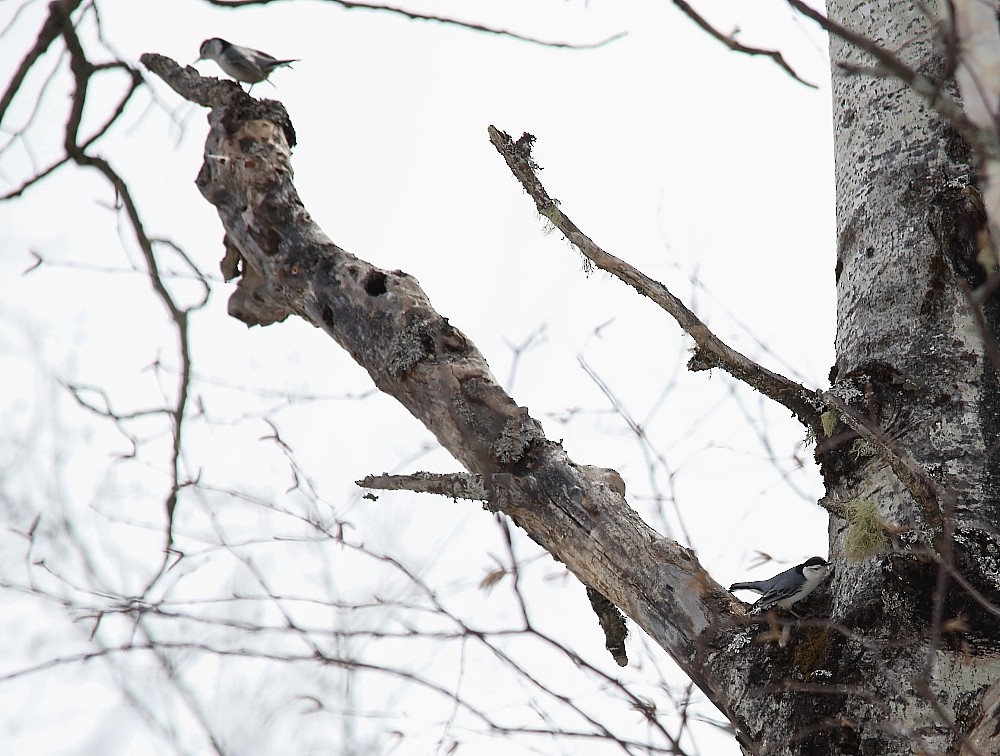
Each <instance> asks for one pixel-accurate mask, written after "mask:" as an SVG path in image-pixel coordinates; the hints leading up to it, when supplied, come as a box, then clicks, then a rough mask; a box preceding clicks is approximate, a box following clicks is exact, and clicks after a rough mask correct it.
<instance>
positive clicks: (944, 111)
mask: <svg viewBox="0 0 1000 756" xmlns="http://www.w3.org/2000/svg"><path fill="white" fill-rule="evenodd" d="M786 2H787V3H788V4H789V5H790V6H792V7H793V8H795V10H797V11H798V12H799V13H801V14H802V15H804V16H806V17H807V18H810V19H812V20H813V21H815V22H816V23H817V24H818V25H819V26H820V27H821V28H823V29H824V30H826V31H827V32H828V33H830V34H834V35H836V36H838V37H840V38H841V39H842V40H844V41H845V42H849V43H850V44H852V45H854V46H855V47H857V48H858V49H859V50H863V51H864V52H866V53H868V54H869V55H871V56H872V57H873V58H874V59H875V60H876V61H878V63H879V65H880V66H881V67H882V68H883V69H885V72H886V73H888V74H891V75H892V76H895V77H896V78H897V79H899V80H900V81H902V82H903V83H904V84H906V85H907V86H909V87H910V89H912V90H913V91H914V92H915V93H917V94H918V95H920V96H921V97H922V98H923V99H924V101H925V102H926V103H927V104H928V105H929V106H930V107H931V108H933V109H934V111H935V112H937V114H938V115H939V116H941V117H942V118H943V119H944V120H945V121H946V122H947V123H948V124H949V125H951V127H952V128H953V129H955V130H956V131H957V132H958V133H960V134H961V135H962V137H964V138H965V141H967V142H968V143H969V144H970V145H972V147H973V148H974V149H975V150H976V151H977V152H978V153H979V154H980V155H981V156H983V157H991V158H994V159H997V158H1000V145H998V143H997V139H996V135H995V133H994V134H993V135H990V134H989V133H988V132H987V131H984V130H982V129H980V128H978V127H977V126H976V125H975V124H974V123H972V121H970V120H969V118H968V117H967V116H966V115H965V110H964V109H963V108H962V105H961V103H959V102H957V101H956V100H955V99H954V98H953V97H951V96H950V95H948V94H947V93H946V92H945V91H944V88H943V87H942V85H941V83H940V82H935V81H932V80H931V79H928V78H927V77H926V76H924V75H923V74H922V73H920V72H919V71H915V70H914V69H912V68H910V67H909V66H908V65H906V63H904V62H903V61H902V60H900V58H899V57H897V56H896V55H894V54H893V53H891V52H890V51H889V50H887V49H885V48H884V47H882V45H880V44H878V43H877V42H875V41H874V40H871V39H868V37H866V36H864V35H863V34H858V33H857V32H856V31H853V30H851V29H848V28H847V27H846V26H843V25H841V24H838V23H837V22H836V21H834V20H832V19H830V18H827V17H826V16H824V15H823V14H822V13H820V12H819V11H817V10H814V9H813V8H810V7H809V6H808V5H806V4H805V3H804V2H802V0H786ZM837 65H840V66H841V67H842V68H844V69H845V70H848V71H850V70H851V66H845V65H843V64H837ZM857 70H858V71H861V70H862V68H861V67H858V68H857ZM864 72H868V70H867V69H866V70H865V71H864Z"/></svg>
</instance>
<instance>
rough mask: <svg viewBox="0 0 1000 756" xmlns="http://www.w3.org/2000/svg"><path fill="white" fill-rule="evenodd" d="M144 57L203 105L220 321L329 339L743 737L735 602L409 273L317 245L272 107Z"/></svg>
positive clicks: (290, 136) (741, 638)
mask: <svg viewBox="0 0 1000 756" xmlns="http://www.w3.org/2000/svg"><path fill="white" fill-rule="evenodd" d="M142 61H143V63H144V64H145V65H146V67H147V68H149V69H150V70H152V71H153V72H155V73H157V74H158V75H160V76H161V77H162V78H164V80H166V81H167V82H168V83H169V84H170V85H171V86H172V87H173V88H174V89H175V90H176V91H177V92H178V93H180V94H181V95H182V96H184V97H186V98H187V99H189V100H191V101H192V102H196V103H199V104H202V105H205V106H207V107H211V108H212V111H211V113H210V115H209V123H210V126H211V130H210V133H209V136H208V139H207V142H206V145H205V162H204V164H203V166H202V169H201V172H200V173H199V175H198V179H197V185H198V188H199V189H200V190H201V192H202V194H203V195H204V196H205V198H206V199H207V200H208V201H209V202H211V203H212V204H213V205H215V207H216V208H217V209H218V212H219V217H220V219H221V221H222V224H223V226H224V227H225V231H226V239H225V247H226V253H225V257H224V259H223V261H222V268H223V272H224V275H226V276H227V278H232V277H236V276H239V277H240V280H239V283H238V286H237V290H236V292H235V293H234V294H233V298H232V299H231V300H230V314H232V315H234V316H235V317H239V318H240V319H241V320H243V321H244V322H246V323H248V324H249V325H266V324H271V323H275V322H278V321H280V320H283V319H284V318H285V317H287V316H288V315H290V314H294V315H298V316H299V317H301V318H303V319H305V320H306V321H308V322H310V323H312V324H313V325H315V326H316V327H317V328H320V329H322V330H323V331H324V332H326V333H327V334H328V335H329V336H330V337H332V338H333V339H334V340H335V341H336V342H337V343H338V344H340V345H341V346H342V347H343V348H344V349H346V350H347V351H348V352H349V353H350V354H351V356H352V357H353V358H354V359H355V360H356V361H357V362H358V363H359V364H360V365H362V366H363V367H364V368H365V369H366V370H367V371H368V372H369V374H370V375H371V377H372V380H373V381H374V382H375V384H376V385H377V386H378V387H379V389H381V390H382V391H384V392H386V393H387V394H390V395H391V396H393V397H395V398H396V399H397V400H398V401H399V402H400V403H401V404H403V406H404V407H406V409H407V410H408V411H409V412H411V413H412V414H413V415H414V416H415V417H417V418H418V419H420V420H421V421H422V422H423V423H424V424H425V425H426V426H427V428H428V429H429V430H431V432H433V433H434V435H435V436H436V437H437V439H438V441H439V442H440V443H441V445H442V446H444V447H445V448H446V449H447V450H448V451H449V452H451V453H452V454H453V455H454V456H455V458H456V459H457V460H459V462H461V463H462V465H463V466H465V468H466V469H467V470H468V471H469V472H471V473H474V474H475V475H476V476H477V480H479V481H481V482H482V489H483V491H484V493H485V495H486V497H487V498H488V502H489V506H490V508H491V509H494V510H499V511H502V512H504V513H505V514H506V515H508V516H509V517H510V518H511V519H512V520H513V521H514V522H515V523H516V524H517V525H519V526H520V527H521V528H523V529H524V530H525V531H526V532H527V533H528V534H529V535H530V536H531V538H533V539H534V540H535V541H537V542H538V543H539V544H541V545H542V546H543V547H545V548H546V549H547V550H548V551H549V552H550V553H551V554H552V555H553V556H554V557H555V558H556V559H559V560H560V561H562V562H564V563H565V564H566V566H567V567H568V568H569V569H570V570H571V571H572V572H573V573H574V574H575V575H576V576H577V577H578V578H579V579H580V580H581V581H582V582H583V583H584V584H585V585H586V586H588V588H592V589H594V590H596V591H598V592H599V593H600V594H601V595H603V596H604V597H606V598H607V599H609V600H610V601H612V602H613V603H614V604H615V605H616V606H618V607H619V608H620V609H621V610H622V611H623V612H625V613H626V614H627V615H628V616H629V617H631V618H632V619H633V620H634V621H635V622H636V623H637V624H638V625H639V626H640V627H642V628H643V629H644V630H645V631H646V632H647V633H648V634H649V635H650V636H651V637H652V638H654V639H655V640H656V641H657V642H658V643H659V644H660V645H661V646H662V647H663V648H664V649H666V650H667V651H668V652H669V653H670V654H671V656H672V657H673V658H674V659H675V661H676V662H677V663H678V664H679V665H680V666H681V668H682V669H684V671H685V672H686V673H687V674H688V675H689V676H690V677H691V679H692V680H693V681H694V682H695V683H696V684H697V685H698V686H699V687H700V688H701V689H702V691H704V693H705V694H706V695H707V696H708V698H709V699H710V700H712V701H713V702H714V703H715V704H716V705H717V706H718V707H719V708H720V709H721V710H722V711H723V712H724V713H725V714H726V715H727V716H728V717H729V718H730V719H731V720H732V721H733V723H734V724H735V725H736V726H737V727H740V726H741V720H740V715H739V713H738V712H736V711H735V710H734V709H733V708H732V706H731V705H730V702H731V701H733V700H735V699H736V698H737V697H738V695H737V693H738V692H740V691H742V690H743V689H744V688H745V683H746V681H745V679H741V676H740V675H735V676H734V675H733V669H734V664H733V661H732V657H733V655H734V654H736V653H738V652H739V650H740V648H742V645H743V644H744V643H745V638H746V631H745V628H744V627H743V626H744V625H745V623H746V616H745V610H744V605H743V604H742V603H741V602H739V601H737V600H736V599H735V598H733V596H732V595H731V594H730V593H728V592H727V591H726V590H724V589H723V588H722V586H720V585H718V584H717V583H716V582H715V581H713V580H712V579H711V577H710V576H709V575H708V574H707V573H706V572H705V571H704V569H702V567H701V565H700V564H699V563H698V561H697V559H696V558H695V556H694V555H693V554H692V553H691V552H690V551H689V550H687V549H685V548H683V547H681V546H679V545H678V544H676V543H674V542H673V541H670V540H668V539H666V538H663V537H662V536H660V535H659V534H657V533H656V532H655V531H654V530H652V529H651V528H650V527H649V526H648V525H646V524H645V523H644V522H643V521H642V520H641V519H640V518H639V516H638V515H637V514H636V513H635V512H634V511H633V510H632V509H631V508H630V507H629V506H628V504H627V503H626V501H625V497H624V486H623V485H622V481H621V478H620V476H619V475H618V474H617V473H616V472H615V471H613V470H606V469H603V468H596V467H588V466H582V465H577V464H575V463H574V462H573V461H572V460H570V459H569V458H568V457H567V455H566V453H565V452H564V451H563V449H562V447H561V446H560V445H559V444H558V443H555V442H552V441H549V440H548V439H546V438H545V437H544V435H543V434H542V432H541V428H540V426H539V424H538V423H537V422H536V421H535V420H534V419H532V418H531V416H530V415H529V413H528V411H527V409H525V408H523V407H519V406H518V405H517V404H516V403H515V402H514V400H513V399H512V398H511V397H509V396H508V395H507V394H506V393H504V391H503V390H502V389H501V388H500V386H499V385H498V384H497V383H496V381H495V380H494V378H493V376H492V375H491V373H490V370H489V367H488V365H487V364H486V361H485V359H484V358H483V356H482V355H481V354H480V353H479V351H478V350H477V349H476V348H475V346H474V345H473V344H472V343H471V342H469V340H468V339H467V338H466V337H465V335H464V334H462V333H461V332H460V331H458V330H457V329H456V328H454V326H452V325H451V324H450V323H449V322H448V320H447V319H446V318H444V317H442V316H441V315H439V314H438V313H437V312H435V311H434V309H433V308H432V307H431V305H430V302H429V301H428V300H427V297H426V295H425V294H424V292H423V291H422V289H421V288H420V286H419V284H418V283H417V281H416V280H415V279H414V278H413V277H412V276H409V275H408V274H406V273H404V272H402V271H399V270H396V271H386V270H381V269H379V268H376V267H374V266H372V265H370V264H368V263H367V262H365V261H363V260H360V259H359V258H357V257H355V256H354V255H352V254H350V253H348V252H346V251H344V250H343V249H341V248H340V247H338V246H337V245H336V244H334V243H333V242H332V241H330V239H329V238H327V236H326V235H325V234H324V233H323V231H322V230H321V229H320V228H319V227H318V226H317V225H316V224H315V223H314V222H313V221H312V219H311V218H310V217H309V214H308V213H307V212H306V210H305V208H304V207H303V206H302V204H301V202H300V200H299V198H298V195H297V193H296V191H295V187H294V185H293V184H292V181H291V177H292V169H291V164H290V155H291V149H290V148H291V145H293V144H294V131H293V129H292V127H291V124H290V122H289V120H288V117H287V114H286V113H285V112H284V109H283V108H282V107H281V106H280V104H278V103H275V102H272V101H263V102H258V101H256V100H253V99H252V98H250V97H249V96H248V95H246V94H245V93H244V92H243V91H242V90H241V89H240V88H239V87H238V86H237V85H236V84H234V83H232V82H220V81H218V80H215V79H203V78H201V77H200V76H198V75H197V72H195V71H194V70H193V69H190V68H188V69H183V70H182V69H181V68H180V67H179V66H177V64H176V63H174V61H172V60H170V59H168V58H164V57H162V56H159V55H151V54H147V55H144V56H143V57H142ZM422 483H427V481H422ZM438 483H440V481H439V482H438ZM467 483H468V481H466V482H465V483H463V484H462V490H463V491H466V489H468V488H469V486H468V485H466V484H467ZM595 622H596V619H595Z"/></svg>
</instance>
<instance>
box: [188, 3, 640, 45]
mask: <svg viewBox="0 0 1000 756" xmlns="http://www.w3.org/2000/svg"><path fill="white" fill-rule="evenodd" d="M205 2H207V3H209V4H210V5H219V6H222V7H224V8H239V7H243V6H247V5H268V4H269V3H273V2H281V0H205ZM326 2H328V3H333V4H334V5H339V6H340V7H341V8H344V9H345V10H370V11H382V12H385V13H392V14H395V15H397V16H402V17H403V18H408V19H410V20H411V21H433V22H436V23H439V24H445V25H447V26H457V27H460V28H462V29H468V30H469V31H476V32H482V33H484V34H496V35H498V36H501V37H508V38H510V39H516V40H518V41H519V42H530V43H531V44H533V45H542V46H543V47H557V48H563V49H567V50H594V49H597V48H598V47H604V46H605V45H609V44H611V43H612V42H616V41H617V40H619V39H622V38H623V37H625V36H627V35H628V32H618V33H617V34H612V35H611V36H610V37H605V38H604V39H602V40H599V41H597V42H583V43H578V42H550V41H547V40H543V39H537V38H536V37H528V36H525V35H524V34H518V33H517V32H513V31H510V30H508V29H497V28H495V27H492V26H486V25H485V24H477V23H475V22H473V21H462V20H460V19H457V18H452V17H450V16H434V15H430V14H428V13H417V12H416V11H411V10H407V9H405V8H399V7H397V6H394V5H383V4H375V3H355V2H349V0H326Z"/></svg>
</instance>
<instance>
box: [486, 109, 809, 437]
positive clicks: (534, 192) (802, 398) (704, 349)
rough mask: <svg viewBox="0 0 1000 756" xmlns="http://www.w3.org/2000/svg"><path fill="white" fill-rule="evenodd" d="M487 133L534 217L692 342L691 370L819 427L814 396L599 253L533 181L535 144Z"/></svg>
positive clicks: (645, 278) (659, 287) (661, 290)
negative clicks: (718, 377)
mask: <svg viewBox="0 0 1000 756" xmlns="http://www.w3.org/2000/svg"><path fill="white" fill-rule="evenodd" d="M489 134H490V141H491V142H492V143H493V146H494V147H496V149H497V152H499V153H500V154H501V155H502V156H503V158H504V160H506V161H507V165H508V166H509V167H510V169H511V172H512V173H513V174H514V177H515V178H516V179H517V180H518V181H519V182H520V183H521V186H523V187H524V189H525V191H526V192H527V193H528V195H529V196H530V197H531V199H532V200H534V202H535V207H536V208H537V209H538V212H539V213H540V214H541V215H542V216H544V217H545V218H547V219H548V220H549V221H551V222H552V224H553V225H554V226H555V227H556V228H557V229H559V230H560V231H561V232H562V233H563V235H564V236H565V237H566V238H567V239H568V240H569V241H570V242H571V243H572V244H574V245H575V246H576V247H577V249H579V250H580V252H581V253H582V254H583V255H584V257H586V258H587V259H588V260H590V261H591V262H592V263H593V264H594V265H596V266H597V267H598V268H600V269H601V270H604V271H607V272H608V273H611V274H612V275H613V276H615V277H616V278H618V279H620V280H621V281H622V282H624V283H626V284H628V285H629V286H631V287H633V288H634V289H635V290H636V291H638V292H639V293H640V294H642V295H643V296H644V297H648V298H649V299H651V300H652V301H653V302H655V303H656V304H657V305H659V306H660V307H661V308H662V309H663V310H665V311H666V312H667V314H669V315H670V316H672V317H673V318H674V320H676V321H677V324H678V325H679V326H680V327H681V328H682V329H683V330H684V331H685V332H686V333H687V334H688V335H689V336H690V337H691V338H692V339H694V341H695V344H697V349H696V351H695V354H694V356H693V357H692V358H691V360H690V362H689V363H688V367H689V368H690V369H691V370H708V369H711V368H713V367H721V368H722V369H723V370H725V371H726V372H727V373H729V374H730V375H732V376H733V377H734V378H736V379H738V380H740V381H742V382H743V383H746V384H747V385H748V386H751V387H752V388H755V389H757V390H758V391H760V392H761V393H762V394H764V395H765V396H768V397H770V398H771V399H773V400H774V401H775V402H777V403H778V404H781V405H782V406H784V407H786V408H788V409H789V410H791V412H792V413H793V414H794V415H795V417H796V418H798V420H799V422H801V423H802V424H803V425H805V426H806V427H811V428H814V429H818V428H819V412H820V408H821V407H822V404H821V403H820V401H819V399H818V397H817V396H816V394H815V392H814V391H812V390H810V389H807V388H806V387H805V386H802V385H801V384H798V383H796V382H794V381H792V380H789V379H788V378H785V377H784V376H782V375H778V374H777V373H772V372H771V371H770V370H768V369H766V368H764V367H763V366H761V365H759V364H758V363H756V362H754V361H753V360H751V359H750V358H749V357H746V356H744V355H742V354H740V353H739V352H737V351H736V350H735V349H732V348H730V347H729V346H728V345H726V344H725V343H723V341H722V340H721V339H720V338H719V337H718V336H716V335H715V334H714V333H713V332H712V331H711V329H709V327H708V326H707V325H705V324H704V323H703V322H702V321H701V320H700V319H699V318H698V316H697V315H695V314H694V313H693V312H692V311H691V310H689V309H688V308H687V307H686V306H685V305H684V303H683V302H681V300H679V299H678V298H677V297H675V296H674V295H673V294H672V293H671V292H670V290H669V289H667V287H666V286H664V285H663V284H662V283H660V282H659V281H655V280H653V279H652V278H650V277H649V276H647V275H645V274H644V273H642V272H641V271H639V270H638V269H636V268H634V267H632V266H631V265H629V264H628V263H626V262H625V261H623V260H621V259H619V258H617V257H615V256H614V255H612V254H610V253H608V252H606V251H604V250H603V249H601V248H600V247H599V246H597V245H596V244H595V243H594V242H593V241H592V240H591V239H590V238H589V237H588V236H586V235H585V234H584V233H583V232H582V231H581V230H580V229H579V227H577V225H576V224H575V223H574V222H573V221H571V220H570V219H569V217H568V216H567V215H566V214H565V213H564V212H563V211H562V210H560V209H559V202H558V200H555V199H553V198H552V197H550V196H549V193H548V191H547V190H546V189H545V187H544V186H543V185H542V183H541V181H540V180H539V179H538V174H537V171H538V169H539V166H538V165H537V163H535V161H534V159H533V158H532V156H531V146H532V144H533V143H534V141H535V138H534V137H533V136H531V135H530V134H524V135H522V136H521V138H520V139H518V140H517V141H516V142H515V141H514V140H513V139H511V137H510V136H509V135H508V134H506V133H505V132H503V131H500V130H499V129H497V128H496V127H494V126H490V127H489Z"/></svg>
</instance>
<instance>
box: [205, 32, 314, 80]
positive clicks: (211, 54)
mask: <svg viewBox="0 0 1000 756" xmlns="http://www.w3.org/2000/svg"><path fill="white" fill-rule="evenodd" d="M208 59H211V60H214V61H215V62H216V63H218V64H219V68H221V69H222V70H223V71H225V72H226V73H227V74H229V75H230V76H232V77H233V78H234V79H236V81H245V82H246V83H247V84H249V85H250V88H251V89H252V88H253V85H254V84H259V83H260V82H262V81H264V80H265V79H267V77H268V76H270V75H271V72H272V71H273V70H274V69H275V68H280V67H281V66H288V65H291V64H292V63H297V62H298V59H296V58H288V59H285V60H278V59H277V58H275V57H273V56H271V55H268V54H267V53H265V52H261V51H260V50H254V49H252V48H249V47H240V46H239V45H234V44H232V43H231V42H226V40H224V39H219V38H218V37H212V38H211V39H206V40H205V41H204V42H202V43H201V48H200V50H199V56H198V60H208Z"/></svg>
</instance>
